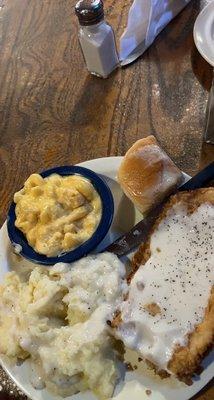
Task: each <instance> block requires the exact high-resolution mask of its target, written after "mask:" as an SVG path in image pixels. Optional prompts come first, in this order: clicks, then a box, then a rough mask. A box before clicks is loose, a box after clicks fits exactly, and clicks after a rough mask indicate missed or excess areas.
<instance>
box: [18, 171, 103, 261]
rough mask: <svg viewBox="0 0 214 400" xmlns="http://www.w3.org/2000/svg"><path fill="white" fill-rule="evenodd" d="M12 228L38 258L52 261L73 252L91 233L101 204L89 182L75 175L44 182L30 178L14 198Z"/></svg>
mask: <svg viewBox="0 0 214 400" xmlns="http://www.w3.org/2000/svg"><path fill="white" fill-rule="evenodd" d="M14 202H15V203H16V222H15V225H16V227H17V228H19V229H20V230H21V231H22V232H23V233H24V235H25V236H26V238H27V240H28V243H29V244H30V245H31V246H32V247H33V248H34V249H35V250H36V251H37V252H38V253H41V254H45V255H46V256H48V257H54V256H57V255H59V254H61V253H64V252H67V251H69V250H73V249H75V248H76V247H78V246H79V245H80V244H82V243H83V242H85V241H86V240H88V239H89V238H90V237H91V236H92V235H93V233H94V232H95V230H96V228H97V226H98V224H99V222H100V219H101V214H102V207H101V200H100V196H99V195H98V193H97V191H96V190H95V189H94V187H93V185H92V184H91V183H90V182H89V180H87V179H85V178H83V177H82V176H79V175H71V176H66V177H62V176H60V175H57V174H53V175H51V176H49V177H48V178H42V176H41V175H38V174H33V175H31V176H30V177H29V178H28V179H27V181H26V182H25V184H24V187H23V189H21V190H20V191H19V192H17V193H15V195H14Z"/></svg>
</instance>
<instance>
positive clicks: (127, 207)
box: [0, 157, 214, 400]
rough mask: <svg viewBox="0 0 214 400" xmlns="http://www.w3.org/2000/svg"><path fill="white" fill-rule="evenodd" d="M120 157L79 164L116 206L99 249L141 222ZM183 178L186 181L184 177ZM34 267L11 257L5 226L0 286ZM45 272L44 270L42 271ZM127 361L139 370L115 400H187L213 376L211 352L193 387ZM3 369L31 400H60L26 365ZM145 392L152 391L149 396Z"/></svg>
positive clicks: (86, 398) (81, 399)
mask: <svg viewBox="0 0 214 400" xmlns="http://www.w3.org/2000/svg"><path fill="white" fill-rule="evenodd" d="M121 160H122V157H108V158H100V159H96V160H91V161H86V162H84V163H81V164H80V165H81V166H84V167H86V168H90V169H92V170H93V171H95V172H97V173H99V174H101V175H102V176H103V177H104V179H105V180H106V181H107V183H108V184H109V186H110V189H111V190H112V193H113V196H114V202H115V215H114V221H113V224H112V227H111V229H110V232H109V234H108V235H107V237H106V238H105V239H104V241H103V243H102V247H104V245H108V244H109V243H110V242H112V241H113V240H114V239H115V238H116V237H118V236H120V235H121V234H123V233H125V232H127V231H128V230H130V229H131V228H132V227H133V225H134V224H136V223H137V222H139V220H140V219H141V215H140V213H139V212H138V211H137V210H136V209H135V207H134V206H133V204H132V203H131V202H130V201H129V200H128V199H127V198H126V197H125V196H124V194H123V192H122V191H121V189H120V186H119V185H118V183H117V181H116V175H117V171H118V168H119V165H120V163H121ZM186 178H188V177H187V176H186ZM33 266H34V265H33V264H32V263H30V262H29V261H26V260H24V259H23V258H20V257H17V256H16V255H14V253H13V252H12V249H11V245H10V242H9V238H8V236H7V229H6V224H4V225H3V227H2V228H1V230H0V283H1V282H2V281H3V278H4V275H5V274H6V273H7V272H8V271H11V270H17V271H19V273H20V271H22V270H23V271H26V269H29V268H32V267H33ZM44 268H45V267H44ZM126 361H129V362H131V363H132V365H137V366H138V369H137V370H134V371H130V372H127V373H126V376H125V382H123V383H120V385H118V387H117V388H116V394H115V397H114V398H113V399H114V400H130V399H132V400H188V399H190V398H191V397H192V396H194V395H195V394H196V393H198V392H199V391H200V390H201V389H202V388H203V387H204V386H205V385H206V384H207V383H208V382H209V381H210V380H211V379H212V378H213V376H214V352H212V353H211V354H210V355H209V356H208V357H207V358H206V359H205V360H204V363H203V365H204V367H205V368H204V371H203V372H202V374H201V375H200V377H198V378H197V379H195V380H194V383H193V385H191V386H186V385H185V384H183V383H181V382H179V381H178V380H176V379H174V378H168V379H165V380H161V379H160V378H159V377H158V376H156V375H155V374H154V373H153V372H152V371H149V370H148V369H147V367H146V366H145V364H144V363H143V362H141V363H139V362H138V356H137V355H136V354H135V353H134V352H131V351H127V354H126ZM0 362H1V364H2V366H3V368H4V369H5V370H6V371H7V372H8V374H9V375H10V376H11V378H12V379H13V381H14V382H15V383H16V384H17V386H18V387H20V389H21V390H22V391H23V392H24V393H25V394H26V395H27V396H28V397H30V398H31V399H33V400H53V399H56V400H62V398H61V397H59V396H53V395H52V394H50V393H49V392H48V391H47V390H45V389H43V390H41V391H38V390H35V389H34V388H33V386H32V385H31V383H30V379H29V378H30V377H29V366H28V362H24V363H23V364H22V365H20V366H12V365H10V364H9V363H8V362H7V361H6V360H4V359H1V360H0ZM146 390H151V394H150V395H149V396H148V395H147V394H146ZM67 399H68V400H96V397H95V396H94V395H93V394H92V393H91V392H89V391H88V392H85V393H79V394H77V395H74V396H70V397H68V398H67Z"/></svg>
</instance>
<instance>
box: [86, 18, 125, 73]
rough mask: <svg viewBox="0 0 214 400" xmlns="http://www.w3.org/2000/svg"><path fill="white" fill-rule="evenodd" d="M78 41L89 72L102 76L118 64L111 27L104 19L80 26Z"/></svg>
mask: <svg viewBox="0 0 214 400" xmlns="http://www.w3.org/2000/svg"><path fill="white" fill-rule="evenodd" d="M79 41H80V44H81V48H82V52H83V55H84V59H85V62H86V66H87V69H88V71H89V72H91V73H92V74H94V75H97V76H99V77H102V78H107V76H108V75H109V74H110V73H111V72H112V71H113V70H114V69H115V68H117V67H118V65H119V58H118V55H117V50H116V43H115V37H114V32H113V29H112V27H111V26H110V25H109V24H108V23H107V22H106V21H105V20H102V21H101V22H99V23H97V24H94V25H89V26H80V30H79Z"/></svg>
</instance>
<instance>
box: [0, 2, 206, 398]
mask: <svg viewBox="0 0 214 400" xmlns="http://www.w3.org/2000/svg"><path fill="white" fill-rule="evenodd" d="M130 3H131V0H128V1H126V2H124V1H122V0H120V1H119V0H118V1H117V2H116V1H114V0H106V1H105V8H106V14H107V19H108V20H109V22H110V23H111V24H112V25H113V27H114V28H115V32H116V35H117V38H118V37H119V36H120V34H121V33H122V31H123V29H124V26H125V23H126V19H127V9H128V5H129V4H130ZM74 4H75V1H74V0H0V199H1V214H0V223H2V222H3V221H4V220H5V217H6V213H7V209H8V205H9V203H10V201H11V199H12V197H13V193H14V192H15V191H16V190H17V189H18V188H20V187H21V186H22V184H23V182H24V180H25V179H26V178H27V177H28V176H29V174H31V173H32V172H34V171H41V170H43V169H46V168H48V167H51V166H55V165H65V164H74V163H77V162H80V161H83V160H87V159H92V158H97V157H104V156H110V155H123V154H124V153H125V151H126V150H127V149H128V148H129V147H130V145H131V144H132V143H133V142H134V141H135V140H137V139H139V138H141V137H144V136H147V135H148V134H151V133H152V134H154V135H155V136H156V137H157V138H158V140H159V142H160V143H161V145H162V146H163V147H164V149H165V150H166V151H167V152H168V154H169V155H170V156H171V157H172V158H173V159H174V161H175V162H176V163H177V164H178V166H179V167H181V168H182V169H183V170H184V171H185V172H187V173H190V174H194V173H195V172H197V170H198V169H199V168H200V167H201V166H202V165H204V164H207V163H208V162H209V161H211V160H213V159H214V150H213V149H214V147H212V146H208V145H203V144H202V135H203V131H204V122H205V109H206V100H207V97H208V90H209V87H210V84H211V68H210V67H209V65H208V64H207V63H206V62H205V61H203V59H202V58H201V57H200V55H199V54H198V52H197V50H196V48H195V46H194V43H193V35H192V31H193V24H194V21H195V18H196V16H197V15H198V13H199V11H200V9H201V8H202V6H204V4H205V2H204V1H203V2H202V1H192V2H191V3H190V4H189V5H188V6H187V7H186V9H185V10H184V11H183V12H182V13H181V14H180V15H179V16H178V17H177V18H176V19H175V20H174V21H173V22H172V23H171V24H170V25H169V26H168V27H167V28H166V29H165V30H164V31H163V32H162V33H161V34H160V35H159V37H158V38H157V40H156V41H155V43H154V44H153V45H152V47H151V48H150V49H149V50H148V51H147V52H146V53H145V54H144V56H143V57H141V58H140V59H139V60H138V61H137V62H136V63H134V64H133V65H131V66H129V67H127V68H124V69H119V70H117V71H116V72H115V73H113V74H112V75H111V77H110V78H109V79H107V80H101V79H98V78H95V77H92V76H90V75H89V74H88V73H87V71H86V69H85V66H84V62H83V59H82V54H81V52H80V49H79V44H78V38H77V21H76V18H75V16H74V10H73V6H74ZM3 386H4V385H3ZM6 386H7V389H5V386H4V388H3V390H2V392H0V393H1V394H0V399H3V398H4V399H5V398H7V397H9V396H10V397H16V398H17V397H20V398H21V395H18V394H17V392H16V390H14V388H13V387H12V386H10V385H9V384H7V385H6ZM211 386H212V385H210V387H209V388H206V389H205V390H204V391H203V393H202V394H201V395H198V396H196V398H197V399H200V400H202V399H203V400H205V399H206V400H212V399H213V398H214V390H213V388H211ZM10 391H12V392H13V393H9V392H10ZM6 393H7V394H6ZM180 400H182V399H180Z"/></svg>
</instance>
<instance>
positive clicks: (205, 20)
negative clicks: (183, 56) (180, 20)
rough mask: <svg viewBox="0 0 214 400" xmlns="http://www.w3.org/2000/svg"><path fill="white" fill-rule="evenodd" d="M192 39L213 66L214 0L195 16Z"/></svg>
mask: <svg viewBox="0 0 214 400" xmlns="http://www.w3.org/2000/svg"><path fill="white" fill-rule="evenodd" d="M194 40H195V44H196V47H197V49H198V51H199V53H201V55H202V57H204V58H205V60H206V61H207V62H208V63H209V64H211V65H212V66H213V67H214V1H211V2H210V3H208V5H207V6H206V7H205V8H204V9H203V10H202V11H201V13H200V14H199V16H198V17H197V19H196V22H195V26H194Z"/></svg>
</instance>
